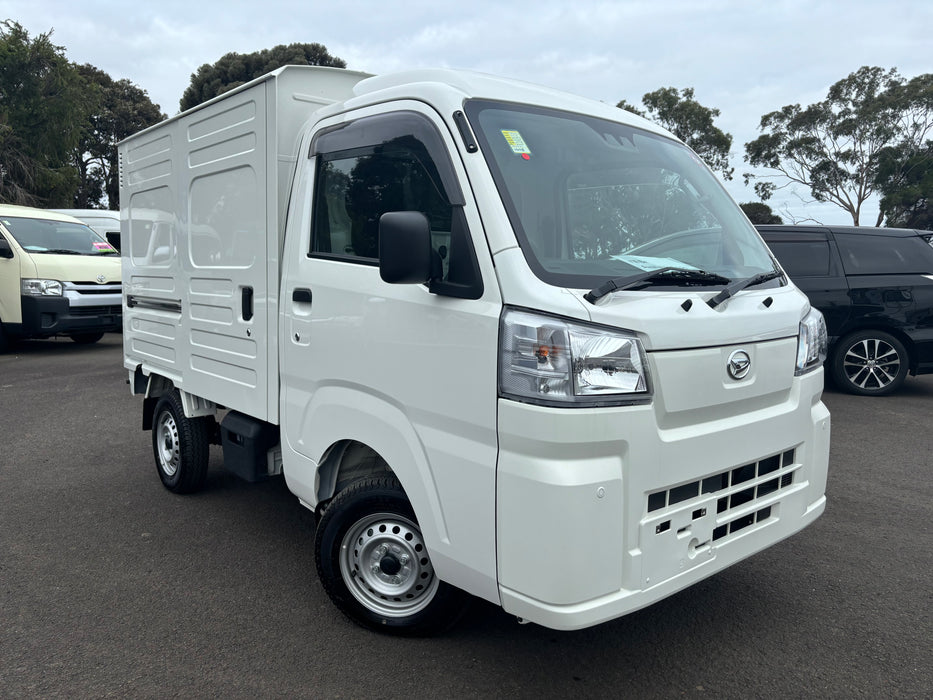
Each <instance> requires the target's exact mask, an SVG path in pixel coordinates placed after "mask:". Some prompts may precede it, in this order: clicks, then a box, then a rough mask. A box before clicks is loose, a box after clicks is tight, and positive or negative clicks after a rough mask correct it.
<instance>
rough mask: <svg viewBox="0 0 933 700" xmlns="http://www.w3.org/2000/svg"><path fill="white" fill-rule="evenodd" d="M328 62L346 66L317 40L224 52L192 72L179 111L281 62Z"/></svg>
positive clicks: (325, 63)
mask: <svg viewBox="0 0 933 700" xmlns="http://www.w3.org/2000/svg"><path fill="white" fill-rule="evenodd" d="M289 65H297V66H331V67H333V68H346V67H347V64H346V62H345V61H344V60H343V59H340V58H336V57H335V56H331V55H330V54H329V53H328V52H327V49H326V48H325V47H324V46H322V45H321V44H288V45H285V44H280V45H279V46H275V47H273V48H271V49H263V50H262V51H255V52H253V53H249V54H239V53H228V54H226V55H224V56H223V57H221V59H220V60H219V61H217V62H216V63H214V64H209V63H205V64H204V65H203V66H201V67H200V68H198V72H197V73H194V74H192V76H191V84H190V85H189V86H188V88H187V89H186V90H185V92H184V94H183V95H182V96H181V102H180V103H179V107H180V109H181V110H182V111H184V110H186V109H191V108H192V107H195V106H197V105H199V104H201V103H202V102H207V100H209V99H211V98H214V97H217V96H218V95H221V94H223V93H225V92H227V91H228V90H232V89H233V88H235V87H238V86H240V85H243V84H244V83H248V82H249V81H250V80H254V79H255V78H258V77H260V76H262V75H265V74H266V73H268V72H269V71H273V70H275V69H276V68H281V67H282V66H289Z"/></svg>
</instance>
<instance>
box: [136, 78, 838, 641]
mask: <svg viewBox="0 0 933 700" xmlns="http://www.w3.org/2000/svg"><path fill="white" fill-rule="evenodd" d="M119 152H120V163H121V175H120V182H121V192H120V201H121V207H122V208H121V214H122V219H123V221H122V223H123V228H122V234H121V235H122V240H123V242H124V245H123V265H124V277H123V279H124V307H125V308H124V347H125V357H124V365H125V367H126V369H127V371H128V374H129V379H130V384H131V387H132V391H133V392H134V393H136V394H141V395H143V396H144V397H145V400H144V402H143V427H144V428H148V429H151V430H152V445H153V452H154V456H155V463H156V467H157V470H158V473H159V476H160V477H161V480H162V482H163V483H164V485H165V486H166V487H167V488H168V489H170V490H172V491H175V492H189V491H193V490H196V489H198V488H200V487H201V486H202V485H203V484H204V483H205V474H206V470H207V463H208V450H209V446H210V445H211V444H221V445H222V447H223V457H224V464H225V466H226V467H227V468H228V469H231V470H232V471H234V472H235V473H238V474H240V475H241V476H244V477H246V478H247V479H250V480H258V479H261V478H266V477H268V476H270V475H277V474H281V475H283V476H284V479H285V482H286V483H287V485H288V488H289V489H290V490H291V491H292V492H293V493H294V494H295V495H296V496H297V498H298V499H299V501H300V503H302V504H303V505H305V506H307V507H308V508H310V509H312V510H314V511H315V512H316V513H317V515H318V516H319V518H318V525H317V530H316V535H315V543H314V546H315V555H316V561H317V569H318V572H319V575H320V578H321V581H322V583H323V586H324V588H325V589H326V591H327V593H328V594H329V595H330V597H331V598H332V600H333V601H334V602H335V603H336V605H337V606H339V607H340V609H342V610H343V611H344V612H345V613H347V614H348V615H349V616H350V617H351V618H353V619H354V620H356V621H357V622H360V623H362V624H364V625H368V626H371V627H373V628H376V629H380V630H385V631H388V632H395V633H401V634H405V633H407V634H412V633H428V632H433V631H436V630H438V629H441V628H443V627H444V626H446V625H448V624H450V623H451V621H453V620H454V619H455V618H456V617H457V616H458V615H459V614H460V613H461V611H462V610H463V608H464V604H465V601H466V600H467V599H468V596H466V595H465V594H471V595H472V596H477V597H479V598H483V599H485V600H489V601H492V602H494V603H496V604H498V605H501V606H502V607H503V608H504V609H505V610H506V611H508V612H509V613H512V614H514V615H515V616H517V617H518V618H520V619H522V620H524V621H531V622H535V623H538V624H541V625H545V626H548V627H552V628H557V629H575V628H581V627H585V626H588V625H594V624H597V623H600V622H603V621H605V620H610V619H612V618H616V617H619V616H621V615H624V614H626V613H628V612H631V611H633V610H636V609H638V608H641V607H643V606H646V605H649V604H651V603H653V602H655V601H657V600H659V599H661V598H663V597H665V596H668V595H670V594H672V593H674V592H675V591H678V590H681V589H683V588H685V587H686V586H689V585H691V584H693V583H695V582H697V581H699V580H701V579H703V578H705V577H707V576H710V575H712V574H714V573H716V572H718V571H721V570H722V569H724V568H726V567H728V566H730V565H732V564H734V563H736V562H738V561H740V560H742V559H743V558H745V557H747V556H749V555H751V554H754V553H756V552H759V551H761V550H762V549H764V548H766V547H769V546H770V545H772V544H774V543H776V542H778V541H780V540H782V539H784V538H785V537H787V536H789V535H792V534H794V533H796V532H798V531H799V530H800V529H801V528H804V527H805V526H807V525H808V524H810V523H811V522H813V521H814V520H815V519H816V518H817V517H818V516H819V515H820V514H821V513H822V512H823V509H824V506H825V503H826V501H825V496H824V491H825V486H826V473H827V463H828V455H829V434H830V417H829V414H828V412H827V410H826V408H825V406H824V405H823V403H822V402H821V400H820V397H821V393H822V387H823V370H822V368H821V365H822V362H823V359H824V354H825V343H826V337H825V328H824V326H823V322H822V317H821V316H820V314H819V313H818V312H817V311H815V310H812V309H810V307H809V305H808V303H807V300H806V297H805V296H804V295H803V294H801V293H800V292H799V291H798V290H797V289H796V288H795V287H794V285H793V284H792V283H791V281H790V280H789V279H788V278H787V277H786V276H785V275H784V273H783V272H782V270H781V268H780V267H779V266H778V264H777V262H776V261H775V259H774V258H773V257H772V256H771V254H770V253H769V251H768V249H767V247H766V246H765V245H764V243H763V242H762V240H761V238H759V236H758V234H757V233H756V231H755V229H754V228H753V227H752V225H751V224H750V223H749V222H748V220H747V219H746V218H745V217H744V216H743V214H742V212H741V210H740V209H739V208H738V207H737V206H736V205H735V203H734V202H733V201H732V200H731V199H730V198H729V197H728V195H727V194H726V192H725V191H724V189H723V188H722V186H721V185H720V184H719V182H718V181H717V180H716V178H715V177H714V176H713V175H712V173H711V172H710V171H709V170H708V169H707V168H706V167H705V166H704V165H703V163H702V162H701V161H700V159H699V158H697V156H696V155H694V153H693V152H691V151H690V150H689V149H688V148H687V147H686V146H684V145H683V144H682V143H681V142H679V141H678V140H676V139H675V138H673V137H672V136H671V135H670V134H669V133H667V132H665V131H663V130H661V129H660V128H658V127H657V126H655V125H653V124H651V123H649V122H647V121H645V120H642V119H640V118H638V117H635V116H633V115H632V114H630V113H628V112H625V111H622V110H620V109H616V108H614V107H610V106H606V105H604V104H600V103H597V102H592V101H589V100H584V99H581V98H577V97H573V96H570V95H566V94H562V93H558V92H555V91H551V90H547V89H543V88H538V87H534V86H530V85H526V84H523V83H518V82H514V81H509V80H500V79H496V78H492V77H489V76H484V75H477V74H470V73H460V72H453V71H416V72H411V73H406V74H400V75H388V76H384V77H371V76H367V75H364V74H361V73H354V72H351V71H345V70H339V69H330V68H309V67H295V66H290V67H286V68H282V69H279V70H277V71H275V72H273V73H271V74H269V75H267V76H265V77H263V78H260V79H257V80H255V81H253V82H251V83H248V84H246V85H243V86H241V87H239V88H237V89H235V90H232V91H230V92H228V93H226V94H224V95H223V96H221V97H218V98H216V99H214V100H212V101H210V102H207V103H205V104H203V105H201V106H199V107H197V108H194V109H192V110H190V111H188V112H185V113H182V114H180V115H178V116H176V117H174V118H172V119H169V120H167V121H165V122H163V123H162V124H159V125H157V126H154V127H152V128H150V129H148V130H146V131H143V132H141V133H139V134H136V135H135V136H133V137H131V138H129V139H127V140H126V141H125V142H123V143H122V144H121V145H120V149H119Z"/></svg>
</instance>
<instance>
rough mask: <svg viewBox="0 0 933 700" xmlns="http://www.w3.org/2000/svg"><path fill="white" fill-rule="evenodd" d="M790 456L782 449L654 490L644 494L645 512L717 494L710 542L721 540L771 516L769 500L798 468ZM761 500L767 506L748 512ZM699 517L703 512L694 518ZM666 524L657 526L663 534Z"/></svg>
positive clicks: (785, 486) (788, 482)
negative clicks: (736, 513) (725, 468)
mask: <svg viewBox="0 0 933 700" xmlns="http://www.w3.org/2000/svg"><path fill="white" fill-rule="evenodd" d="M794 456H795V450H786V451H784V452H781V453H779V454H776V455H771V456H770V457H765V458H764V459H760V460H758V461H757V462H752V463H750V464H745V465H742V466H741V467H736V468H735V469H728V470H726V471H723V472H719V473H718V474H713V475H712V476H708V477H706V478H703V479H698V480H697V481H691V482H690V483H687V484H681V485H680V486H675V487H672V488H668V489H664V490H661V491H655V492H654V493H650V494H648V502H647V506H648V512H649V513H655V512H656V511H661V510H663V509H665V508H670V507H672V506H675V505H678V504H680V503H684V502H685V501H689V500H690V499H693V498H698V497H700V496H703V497H709V496H710V495H715V494H721V495H720V496H719V497H718V498H717V499H716V522H717V523H718V526H717V527H716V528H715V529H714V530H713V541H716V540H719V539H722V538H723V537H725V536H727V535H731V534H733V533H736V532H739V531H740V530H743V529H745V528H746V527H749V526H750V525H753V524H754V523H756V522H761V521H762V520H767V519H768V518H770V517H771V508H772V505H773V503H774V501H773V499H771V498H769V497H770V496H772V495H773V494H775V493H777V492H779V491H781V490H782V489H786V488H787V487H789V486H790V485H791V484H793V483H794V472H795V471H796V469H797V467H799V466H800V465H798V464H796V463H795V461H794ZM765 498H768V505H766V506H763V507H761V508H757V509H754V510H751V511H749V510H748V508H749V506H751V507H752V508H754V506H755V503H756V501H760V500H762V499H765ZM740 509H741V513H742V514H741V515H738V516H737V517H734V518H731V519H730V514H731V513H733V512H738V511H739V510H740ZM702 515H705V509H704V511H703V512H702V513H700V514H699V515H698V516H697V517H700V516H702ZM668 523H669V521H667V523H661V524H660V525H659V526H658V528H661V531H663V530H664V529H666V528H664V525H665V524H668ZM668 527H669V524H668Z"/></svg>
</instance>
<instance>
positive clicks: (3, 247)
mask: <svg viewBox="0 0 933 700" xmlns="http://www.w3.org/2000/svg"><path fill="white" fill-rule="evenodd" d="M0 258H6V259H7V260H12V259H13V249H12V248H11V247H10V242H9V241H8V240H7V239H5V238H3V237H0Z"/></svg>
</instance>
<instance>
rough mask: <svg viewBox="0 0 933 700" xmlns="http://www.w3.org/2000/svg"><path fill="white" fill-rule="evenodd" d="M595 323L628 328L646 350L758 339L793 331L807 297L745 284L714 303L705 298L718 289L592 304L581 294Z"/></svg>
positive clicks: (621, 295)
mask: <svg viewBox="0 0 933 700" xmlns="http://www.w3.org/2000/svg"><path fill="white" fill-rule="evenodd" d="M584 293H585V291H584V290H574V295H575V296H578V298H579V300H580V303H581V304H583V305H585V307H589V309H588V311H589V317H590V320H592V321H593V322H595V323H600V324H605V325H608V326H616V327H622V328H629V329H631V330H634V331H635V332H637V333H638V334H639V335H641V336H642V340H643V342H644V344H645V349H646V350H649V351H651V350H684V349H688V348H705V347H715V346H723V345H734V344H737V343H756V342H761V341H765V340H776V339H778V338H787V337H791V336H796V335H797V333H798V329H799V325H800V320H801V319H802V318H803V316H804V314H805V313H806V311H807V309H808V308H809V303H808V302H807V299H806V297H805V296H804V295H803V294H802V293H801V292H800V291H799V290H798V289H797V288H796V287H793V286H787V287H780V288H772V289H758V288H754V289H747V290H744V291H742V292H740V293H739V294H737V295H736V296H735V297H733V298H731V299H729V300H727V301H726V302H724V303H722V304H720V305H719V306H717V307H716V308H715V309H713V308H710V306H709V305H708V304H707V303H706V302H707V301H708V300H709V299H711V298H712V297H714V296H715V295H716V290H714V291H708V290H702V291H697V290H695V289H686V288H685V289H684V290H683V291H673V292H646V291H641V292H617V293H615V294H614V295H612V296H611V297H610V298H604V299H601V300H600V301H599V302H598V303H597V304H596V305H592V304H590V303H589V302H587V301H584V300H583V294H584Z"/></svg>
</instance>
